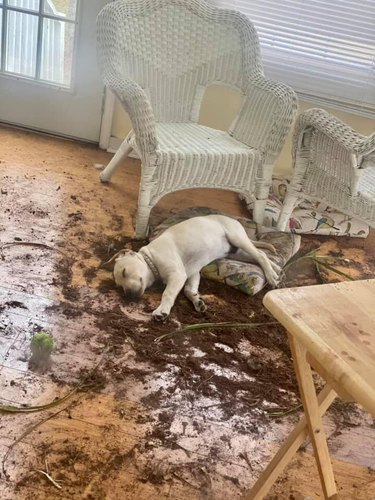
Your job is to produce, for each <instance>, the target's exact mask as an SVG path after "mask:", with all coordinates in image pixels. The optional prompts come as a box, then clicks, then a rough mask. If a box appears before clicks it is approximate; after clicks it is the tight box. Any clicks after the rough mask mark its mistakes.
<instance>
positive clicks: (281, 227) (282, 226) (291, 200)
mask: <svg viewBox="0 0 375 500" xmlns="http://www.w3.org/2000/svg"><path fill="white" fill-rule="evenodd" d="M298 198H299V196H298V195H297V194H293V193H289V194H287V195H286V197H285V200H284V204H283V208H282V210H281V212H280V215H279V220H278V221H277V229H278V231H285V230H286V229H288V223H289V219H290V216H291V215H292V212H293V210H294V207H295V206H296V205H297V202H298Z"/></svg>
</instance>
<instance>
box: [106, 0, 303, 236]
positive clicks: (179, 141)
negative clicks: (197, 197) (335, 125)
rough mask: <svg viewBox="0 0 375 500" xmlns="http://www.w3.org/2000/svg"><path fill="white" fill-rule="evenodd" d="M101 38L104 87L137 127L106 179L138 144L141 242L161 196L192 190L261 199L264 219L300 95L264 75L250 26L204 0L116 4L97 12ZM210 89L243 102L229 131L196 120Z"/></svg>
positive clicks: (258, 212) (142, 0)
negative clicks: (220, 88) (215, 86)
mask: <svg viewBox="0 0 375 500" xmlns="http://www.w3.org/2000/svg"><path fill="white" fill-rule="evenodd" d="M97 33H98V58H99V65H100V68H101V72H102V75H103V79H104V82H105V84H106V85H107V86H108V87H109V88H110V89H111V90H112V91H113V92H114V93H115V94H116V95H117V97H118V99H119V100H120V101H121V103H122V104H123V106H124V108H125V110H126V111H127V112H128V113H129V116H130V119H131V121H132V125H133V131H134V132H132V133H131V134H130V136H129V137H128V138H127V139H126V140H125V141H126V145H123V147H122V149H121V150H120V151H119V153H118V154H117V155H115V157H114V159H113V160H112V162H111V163H110V164H109V165H108V166H107V168H106V169H105V171H104V172H103V173H102V175H101V179H102V180H103V181H108V180H109V179H110V177H111V175H112V173H113V172H114V170H115V169H116V168H117V166H118V163H119V162H120V161H121V159H122V158H123V157H124V156H125V155H126V154H128V152H129V150H130V148H132V149H136V151H137V153H138V154H139V156H140V158H141V160H142V180H141V186H140V196H139V203H138V214H137V230H136V234H137V236H138V237H142V236H144V235H145V233H146V230H147V224H148V218H149V213H150V210H151V208H152V206H153V205H154V204H155V203H156V202H157V200H158V199H160V198H161V197H162V196H164V194H167V193H168V192H171V191H176V190H179V189H185V188H193V187H204V186H207V187H220V188H223V189H231V190H234V191H239V192H246V193H251V194H254V196H256V198H257V199H259V201H260V203H259V204H258V206H257V208H256V210H255V214H256V216H257V219H258V220H257V221H258V222H261V218H262V207H263V206H264V200H265V199H266V198H267V195H268V189H269V186H270V183H271V177H272V163H273V161H274V160H275V158H276V156H277V155H278V153H279V152H280V149H281V148H282V146H283V144H284V141H285V137H286V134H287V133H288V131H289V129H290V127H291V125H292V121H293V119H294V115H295V112H296V97H295V94H294V92H293V91H292V90H291V89H290V88H289V87H287V86H286V85H283V84H281V83H276V82H272V81H270V80H267V79H266V78H265V77H264V75H263V69H262V64H261V59H260V51H259V42H258V37H257V34H256V31H255V29H254V27H253V25H252V24H251V22H250V21H249V20H248V19H247V18H246V17H245V16H243V15H242V14H240V13H238V12H234V11H228V10H223V9H217V8H214V7H213V6H211V5H209V4H207V3H205V2H204V1H201V0H118V1H115V2H111V3H109V4H108V5H107V6H106V7H105V8H104V9H103V10H102V11H101V13H100V14H99V16H98V21H97ZM212 83H219V84H220V83H221V84H225V85H230V86H232V87H235V88H237V89H238V90H240V91H241V93H242V94H243V96H244V100H243V106H242V109H241V111H240V113H239V115H238V117H237V118H236V120H235V122H234V124H233V126H232V127H231V130H230V131H228V132H227V133H221V132H220V133H218V132H217V131H215V130H212V129H207V127H201V126H199V125H197V124H196V122H197V121H198V116H199V109H200V104H201V100H202V97H203V95H204V91H205V89H206V87H207V86H208V85H210V84H212ZM237 168H238V169H239V171H238V172H237V171H236V169H237ZM175 169H176V170H175ZM174 170H175V171H174ZM177 170H178V171H177ZM227 176H229V177H227ZM208 179H209V181H208ZM180 181H182V183H181V182H180Z"/></svg>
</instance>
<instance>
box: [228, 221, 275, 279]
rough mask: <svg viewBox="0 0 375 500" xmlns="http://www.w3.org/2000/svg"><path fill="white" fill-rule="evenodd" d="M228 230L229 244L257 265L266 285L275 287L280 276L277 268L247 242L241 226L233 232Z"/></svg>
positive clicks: (262, 253) (249, 241)
mask: <svg viewBox="0 0 375 500" xmlns="http://www.w3.org/2000/svg"><path fill="white" fill-rule="evenodd" d="M228 229H229V228H227V238H228V241H229V243H230V244H231V245H233V246H234V247H237V248H239V249H240V250H243V251H244V252H246V253H247V254H248V255H249V256H250V257H251V260H252V261H253V262H255V263H257V264H259V265H260V266H261V268H262V269H263V271H264V274H265V276H266V279H267V281H268V283H269V284H270V285H271V286H273V287H276V286H277V285H278V283H279V280H280V274H281V269H280V268H279V266H277V264H275V263H272V262H271V261H270V259H269V258H268V257H267V255H266V254H265V253H264V252H262V251H261V250H258V249H257V248H256V247H255V245H254V244H253V242H252V241H251V240H249V238H248V236H247V234H246V231H245V230H244V228H243V227H242V226H241V224H238V226H236V229H235V230H233V231H232V230H228Z"/></svg>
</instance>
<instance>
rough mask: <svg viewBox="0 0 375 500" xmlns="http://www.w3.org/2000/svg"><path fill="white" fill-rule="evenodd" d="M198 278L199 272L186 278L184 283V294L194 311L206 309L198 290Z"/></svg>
mask: <svg viewBox="0 0 375 500" xmlns="http://www.w3.org/2000/svg"><path fill="white" fill-rule="evenodd" d="M200 279H201V275H200V273H197V274H194V275H193V276H191V277H190V278H188V279H187V281H186V284H185V288H184V294H185V296H186V297H187V298H188V299H189V300H190V301H191V302H192V303H193V306H194V308H195V310H196V311H198V312H204V311H205V310H206V309H207V306H206V304H205V302H204V300H203V299H202V298H201V296H200V295H199V292H198V288H199V282H200Z"/></svg>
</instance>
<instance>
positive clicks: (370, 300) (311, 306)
mask: <svg viewBox="0 0 375 500" xmlns="http://www.w3.org/2000/svg"><path fill="white" fill-rule="evenodd" d="M263 302H264V305H265V306H266V308H267V309H268V310H269V311H270V312H271V313H272V315H273V316H274V317H275V318H276V319H277V320H278V321H280V323H281V324H282V325H283V326H284V327H285V328H286V329H287V331H288V338H289V344H290V348H291V351H292V356H293V361H294V367H295V371H296V375H297V380H298V385H299V390H300V395H301V399H302V403H303V407H304V411H305V415H304V416H303V417H302V418H301V420H300V421H299V423H298V424H297V425H296V427H295V428H294V430H293V431H292V432H291V434H290V435H289V437H288V438H287V439H286V441H285V442H284V444H283V445H282V447H281V448H280V450H279V451H278V452H277V454H276V455H275V456H274V458H273V459H272V461H271V462H270V463H269V465H268V466H267V468H266V469H265V471H264V472H263V473H262V475H261V476H260V478H259V479H258V481H257V482H256V483H255V485H254V487H253V489H252V490H251V491H250V492H249V493H248V494H247V495H245V498H246V499H247V500H261V499H263V498H264V497H265V495H266V494H267V493H268V491H269V490H270V489H271V487H272V485H273V484H274V482H275V481H276V479H277V478H278V476H279V475H280V473H281V472H282V471H283V469H284V468H285V466H286V465H287V464H288V463H289V462H290V460H291V459H292V457H293V456H294V454H295V453H296V452H297V451H298V449H299V447H300V446H301V445H302V444H303V442H304V440H305V438H306V437H307V436H309V437H310V439H311V442H312V445H313V449H314V455H315V459H316V463H317V466H318V471H319V476H320V481H321V484H322V488H323V493H324V498H326V499H332V498H337V489H336V484H335V479H334V476H333V470H332V464H331V460H330V456H329V452H328V447H327V441H326V436H325V432H324V428H323V424H322V416H323V415H324V413H325V412H326V411H327V409H328V408H329V406H330V405H331V403H332V402H333V400H334V399H335V397H336V396H337V395H339V396H340V397H342V398H343V399H347V400H353V401H356V402H358V403H359V404H360V405H362V406H363V407H364V408H365V409H366V410H368V411H369V412H370V413H371V414H372V415H373V416H375V279H372V280H365V281H355V282H354V281H351V282H344V283H339V284H329V285H317V286H309V287H300V288H289V289H288V288H285V289H282V290H273V291H271V292H269V293H268V294H267V295H266V296H265V297H264V301H263ZM311 367H313V368H314V369H315V370H316V371H317V372H318V373H319V375H321V376H322V377H323V378H324V380H325V381H326V385H325V387H324V388H323V390H322V391H321V392H320V393H319V395H318V396H317V395H316V392H315V386H314V382H313V378H312V373H311Z"/></svg>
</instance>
